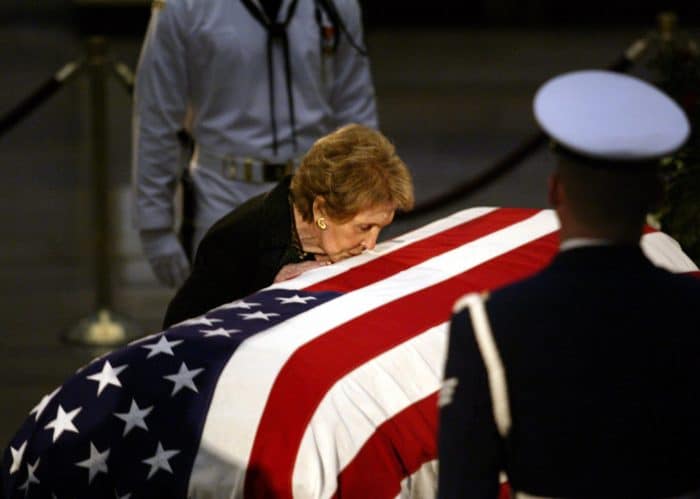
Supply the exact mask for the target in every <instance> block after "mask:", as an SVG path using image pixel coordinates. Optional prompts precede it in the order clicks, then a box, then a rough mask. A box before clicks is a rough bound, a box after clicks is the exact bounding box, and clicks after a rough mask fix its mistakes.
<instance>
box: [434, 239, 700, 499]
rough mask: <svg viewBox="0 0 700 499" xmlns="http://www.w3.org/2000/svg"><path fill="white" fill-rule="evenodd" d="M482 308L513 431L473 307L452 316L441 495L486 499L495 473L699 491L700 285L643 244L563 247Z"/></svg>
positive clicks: (517, 482) (548, 492) (551, 487)
mask: <svg viewBox="0 0 700 499" xmlns="http://www.w3.org/2000/svg"><path fill="white" fill-rule="evenodd" d="M486 311H487V313H488V317H489V321H490V324H491V329H492V332H493V337H494V340H495V343H496V346H497V349H498V351H499V353H500V357H501V360H502V363H503V366H504V370H505V378H506V383H507V392H508V401H509V404H510V413H511V417H512V426H511V429H510V432H509V433H508V437H507V438H506V439H505V441H504V440H503V439H501V437H500V435H499V434H498V432H497V428H496V423H495V421H494V416H493V412H492V400H491V396H490V393H489V387H488V382H487V374H486V372H485V365H484V361H483V360H482V357H481V355H480V353H479V350H478V347H477V343H476V340H475V338H474V334H473V330H472V323H471V320H470V315H469V314H470V311H469V309H465V310H463V311H461V312H457V313H456V314H455V315H454V316H453V318H452V322H451V327H450V340H449V351H448V359H447V364H446V368H445V369H446V370H445V378H446V379H450V378H456V379H457V385H456V387H455V390H454V392H453V394H452V401H451V403H447V405H444V406H443V407H442V409H441V420H440V437H439V449H440V450H439V454H440V478H439V497H440V498H443V499H444V498H453V497H454V498H457V497H470V498H471V497H490V498H494V497H496V496H497V492H498V473H499V470H501V469H503V470H505V471H506V472H507V475H508V478H509V480H510V483H511V485H512V486H513V488H514V489H515V490H518V491H522V492H525V493H528V494H532V495H537V496H545V497H617V498H622V497H625V498H628V497H674V496H679V495H682V494H685V493H687V492H688V491H694V490H695V491H699V492H700V279H697V278H696V277H693V276H683V275H674V274H672V273H670V272H667V271H665V270H662V269H660V268H657V267H655V266H654V265H653V264H652V263H651V262H649V261H648V260H647V259H646V257H645V256H644V255H643V253H642V251H641V249H640V248H639V247H638V246H607V247H606V246H600V247H585V248H578V249H571V250H568V251H564V252H561V253H560V254H558V255H557V256H556V257H555V259H554V260H553V262H552V263H551V264H550V265H549V266H548V267H547V268H545V269H544V270H543V271H541V272H540V273H538V274H536V275H535V276H534V277H532V278H529V279H526V280H524V281H521V282H519V283H516V284H514V285H511V286H508V287H505V288H503V289H501V290H499V291H496V292H494V293H493V294H492V295H491V296H490V297H489V298H488V299H487V300H486ZM451 383H452V384H453V386H454V381H452V382H451ZM446 384H449V382H446ZM448 398H449V397H448Z"/></svg>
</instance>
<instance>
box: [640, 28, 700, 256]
mask: <svg viewBox="0 0 700 499" xmlns="http://www.w3.org/2000/svg"><path fill="white" fill-rule="evenodd" d="M652 41H653V42H654V43H653V45H652V54H651V57H650V58H649V61H648V67H649V69H650V70H651V72H652V75H653V78H654V79H655V82H654V83H656V85H657V86H658V87H659V88H661V89H663V90H664V91H666V92H667V93H668V94H669V95H670V96H671V97H673V98H674V99H675V100H676V102H678V104H679V105H680V106H681V107H682V108H683V109H684V110H685V112H686V114H687V115H688V119H689V120H690V126H691V135H690V137H689V139H688V141H687V142H686V143H685V145H684V146H683V147H682V148H681V149H680V150H679V151H678V152H676V153H675V154H674V155H673V156H672V157H670V158H667V159H666V160H665V161H664V163H663V170H662V171H663V175H664V179H665V190H666V192H665V194H666V196H665V199H664V202H663V205H662V206H661V208H660V210H659V212H658V213H657V214H656V218H657V219H658V220H659V222H660V224H661V229H662V230H663V231H664V232H666V233H668V234H669V235H671V236H672V237H673V238H675V239H676V240H677V241H678V242H679V243H680V245H681V247H682V248H683V250H684V251H685V252H686V253H687V254H688V255H689V256H690V258H692V259H693V260H694V261H695V263H697V264H698V265H700V50H698V44H697V43H696V42H695V41H694V40H692V39H691V38H690V37H689V36H688V35H687V34H685V33H678V32H675V31H673V32H672V33H662V34H661V35H660V36H658V37H656V38H655V39H654V40H652Z"/></svg>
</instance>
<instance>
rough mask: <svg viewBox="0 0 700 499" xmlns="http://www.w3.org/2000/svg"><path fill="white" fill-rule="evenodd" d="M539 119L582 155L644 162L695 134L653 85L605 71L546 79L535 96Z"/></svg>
mask: <svg viewBox="0 0 700 499" xmlns="http://www.w3.org/2000/svg"><path fill="white" fill-rule="evenodd" d="M533 107H534V112H535V119H536V120H537V122H538V123H539V125H540V126H541V127H542V129H543V130H544V132H545V133H546V134H547V135H549V136H550V137H551V138H552V139H553V140H554V141H555V142H556V143H558V144H559V145H560V146H563V147H564V148H565V149H569V150H571V151H573V152H575V153H578V154H580V155H582V156H586V157H589V158H592V159H601V160H608V161H610V160H613V161H644V160H652V159H656V158H659V157H662V156H665V155H668V154H671V153H673V152H674V151H676V150H677V149H678V148H680V147H681V146H682V145H683V143H684V142H685V141H686V139H687V138H688V135H689V134H690V124H689V122H688V118H687V117H686V115H685V113H684V112H683V110H682V109H681V108H680V106H678V104H676V102H675V101H673V100H672V99H671V98H670V97H668V96H667V95H666V94H664V93H663V92H662V91H660V90H659V89H657V88H656V87H654V86H653V85H651V84H649V83H647V82H645V81H644V80H641V79H639V78H635V77H632V76H628V75H623V74H620V73H614V72H611V71H602V70H586V71H574V72H571V73H566V74H563V75H560V76H557V77H555V78H552V79H551V80H549V81H547V82H546V83H545V84H544V85H542V86H541V87H540V89H539V90H538V91H537V94H536V95H535V100H534V104H533Z"/></svg>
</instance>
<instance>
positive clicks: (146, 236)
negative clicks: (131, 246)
mask: <svg viewBox="0 0 700 499" xmlns="http://www.w3.org/2000/svg"><path fill="white" fill-rule="evenodd" d="M139 236H140V237H141V246H142V247H143V252H144V254H145V255H146V258H147V259H148V263H150V264H151V269H153V273H154V274H155V275H156V277H157V278H158V280H159V281H160V282H161V284H164V285H165V286H168V287H170V288H179V287H180V286H181V285H182V283H183V282H185V279H187V276H188V275H189V273H190V264H189V262H188V261H187V256H185V250H184V249H183V248H182V245H181V244H180V241H178V239H177V236H176V235H175V233H174V232H173V231H171V230H169V229H153V230H142V231H139Z"/></svg>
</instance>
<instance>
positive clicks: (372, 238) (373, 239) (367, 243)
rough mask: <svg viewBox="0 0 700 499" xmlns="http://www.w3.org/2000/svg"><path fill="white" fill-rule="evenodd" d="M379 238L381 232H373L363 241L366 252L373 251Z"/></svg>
mask: <svg viewBox="0 0 700 499" xmlns="http://www.w3.org/2000/svg"><path fill="white" fill-rule="evenodd" d="M377 237H379V231H376V232H375V231H372V232H370V234H368V236H367V237H366V238H365V239H364V240H363V241H362V243H361V244H362V246H363V247H364V248H365V249H366V250H372V249H374V247H375V246H376V245H377Z"/></svg>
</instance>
